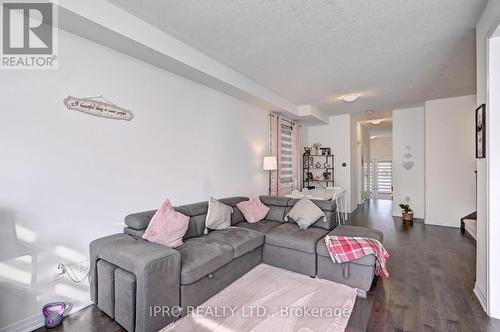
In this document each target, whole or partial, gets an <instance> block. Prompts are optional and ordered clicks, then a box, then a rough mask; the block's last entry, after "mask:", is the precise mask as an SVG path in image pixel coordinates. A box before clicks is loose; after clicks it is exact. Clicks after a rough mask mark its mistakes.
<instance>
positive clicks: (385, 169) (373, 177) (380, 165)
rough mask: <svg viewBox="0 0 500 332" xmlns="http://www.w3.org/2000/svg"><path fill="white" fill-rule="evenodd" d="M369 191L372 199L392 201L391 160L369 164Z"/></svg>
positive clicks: (374, 161)
mask: <svg viewBox="0 0 500 332" xmlns="http://www.w3.org/2000/svg"><path fill="white" fill-rule="evenodd" d="M370 191H371V196H372V198H376V199H392V160H387V159H384V160H382V159H380V160H372V161H371V162H370Z"/></svg>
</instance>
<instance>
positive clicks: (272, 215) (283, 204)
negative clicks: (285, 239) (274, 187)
mask: <svg viewBox="0 0 500 332" xmlns="http://www.w3.org/2000/svg"><path fill="white" fill-rule="evenodd" d="M259 198H260V201H261V202H262V203H263V204H264V205H266V206H267V207H268V208H269V212H268V213H267V215H266V217H265V218H264V219H266V220H272V221H278V222H281V223H282V222H284V220H283V218H285V210H286V208H287V206H288V202H289V201H290V198H287V197H276V196H260V197H259Z"/></svg>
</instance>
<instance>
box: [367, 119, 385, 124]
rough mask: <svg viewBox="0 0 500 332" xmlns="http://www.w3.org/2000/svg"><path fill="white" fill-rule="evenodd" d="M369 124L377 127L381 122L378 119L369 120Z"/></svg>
mask: <svg viewBox="0 0 500 332" xmlns="http://www.w3.org/2000/svg"><path fill="white" fill-rule="evenodd" d="M370 123H371V124H372V125H379V124H381V123H382V120H380V119H379V120H371V121H370Z"/></svg>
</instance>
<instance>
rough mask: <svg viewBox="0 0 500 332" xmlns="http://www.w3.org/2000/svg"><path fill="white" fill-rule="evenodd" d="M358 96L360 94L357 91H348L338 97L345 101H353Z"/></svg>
mask: <svg viewBox="0 0 500 332" xmlns="http://www.w3.org/2000/svg"><path fill="white" fill-rule="evenodd" d="M359 96H361V94H359V93H350V94H347V95H343V96H340V99H342V100H343V101H345V102H346V103H352V102H353V101H355V100H356V99H358V98H359Z"/></svg>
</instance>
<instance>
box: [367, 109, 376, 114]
mask: <svg viewBox="0 0 500 332" xmlns="http://www.w3.org/2000/svg"><path fill="white" fill-rule="evenodd" d="M373 113H375V111H374V110H367V111H366V114H373Z"/></svg>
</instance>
